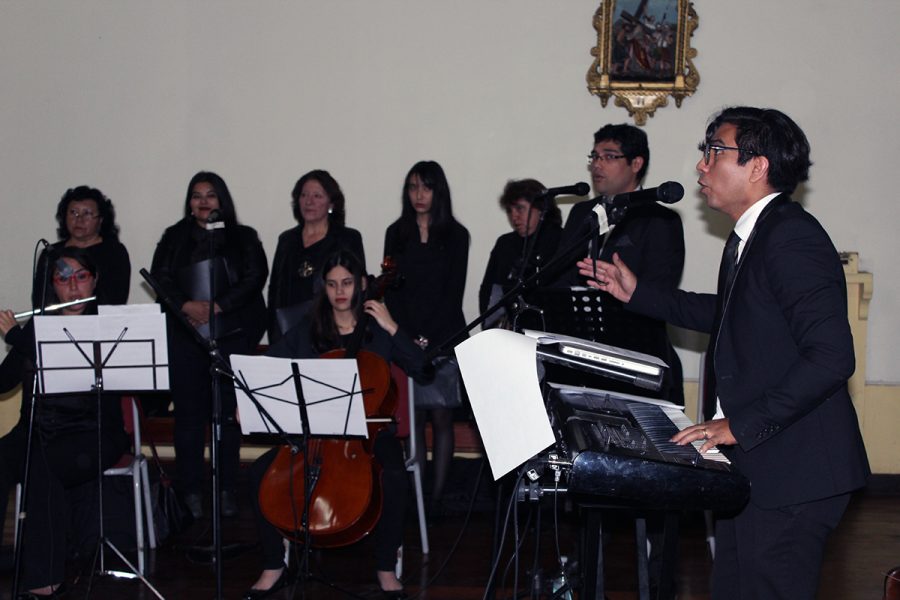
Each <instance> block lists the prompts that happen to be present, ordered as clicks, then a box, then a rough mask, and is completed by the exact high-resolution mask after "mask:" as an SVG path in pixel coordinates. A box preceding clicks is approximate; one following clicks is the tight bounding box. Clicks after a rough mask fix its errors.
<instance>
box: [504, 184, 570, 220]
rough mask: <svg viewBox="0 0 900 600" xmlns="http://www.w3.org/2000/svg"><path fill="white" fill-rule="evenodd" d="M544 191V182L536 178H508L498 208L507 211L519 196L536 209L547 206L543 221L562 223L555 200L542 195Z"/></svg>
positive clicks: (542, 208)
mask: <svg viewBox="0 0 900 600" xmlns="http://www.w3.org/2000/svg"><path fill="white" fill-rule="evenodd" d="M545 191H546V188H545V187H544V184H543V183H541V182H540V181H538V180H537V179H510V180H509V181H507V182H506V186H505V187H504V188H503V193H502V194H501V195H500V200H499V204H500V208H502V209H503V210H505V211H507V212H508V211H509V209H510V207H511V206H512V205H513V204H515V203H516V202H518V201H519V198H524V199H525V201H526V202H528V204H530V205H531V206H533V207H534V208H536V209H538V210H544V206H546V207H547V212H546V213H545V214H544V222H545V223H547V224H548V225H562V213H561V212H560V210H559V207H558V206H557V205H556V200H554V199H553V197H552V196H551V197H550V198H547V197H546V196H544V195H543V194H544V192H545Z"/></svg>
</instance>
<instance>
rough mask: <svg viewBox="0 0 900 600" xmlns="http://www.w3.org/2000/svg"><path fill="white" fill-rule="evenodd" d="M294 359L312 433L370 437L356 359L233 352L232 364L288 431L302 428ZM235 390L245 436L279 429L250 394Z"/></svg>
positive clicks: (238, 375)
mask: <svg viewBox="0 0 900 600" xmlns="http://www.w3.org/2000/svg"><path fill="white" fill-rule="evenodd" d="M291 363H297V367H298V368H299V370H300V375H301V384H300V385H301V387H302V389H303V396H304V398H305V400H306V406H307V413H308V415H309V421H310V423H309V428H310V433H312V434H313V435H334V436H341V435H352V436H363V437H367V435H368V430H367V428H366V412H365V407H364V406H363V400H362V392H361V388H360V383H359V370H358V367H357V364H356V361H355V360H353V359H331V358H328V359H321V358H308V359H291V358H275V357H272V356H248V355H244V354H233V355H231V368H232V370H233V371H234V374H235V376H236V377H238V378H240V379H241V380H242V381H244V382H245V383H246V384H247V387H249V388H250V390H251V391H252V392H254V396H255V397H256V400H257V401H258V402H259V403H260V404H262V405H263V407H264V408H265V409H266V412H268V413H269V415H271V416H272V418H273V419H275V421H276V422H277V423H278V424H279V425H280V426H281V428H282V429H284V430H285V431H286V432H287V433H297V434H299V433H302V432H303V424H302V422H301V420H300V409H299V408H298V406H297V391H296V388H295V387H294V381H293V377H292V372H291ZM351 393H352V396H351V395H350V394H351ZM235 394H236V395H237V403H238V410H239V411H240V415H241V431H243V432H244V433H245V434H248V433H270V432H272V431H274V429H273V428H272V427H271V425H270V424H269V423H268V421H266V420H264V419H263V417H262V415H260V413H259V411H258V410H257V409H256V405H255V404H253V402H252V400H250V398H249V397H248V396H247V394H245V393H244V392H243V391H242V390H241V389H240V388H237V387H235ZM351 398H352V400H351Z"/></svg>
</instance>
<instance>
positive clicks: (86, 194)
mask: <svg viewBox="0 0 900 600" xmlns="http://www.w3.org/2000/svg"><path fill="white" fill-rule="evenodd" d="M80 200H93V201H94V203H95V204H96V205H97V215H98V216H99V217H100V218H101V219H103V220H102V221H101V222H100V231H99V233H100V237H102V238H103V239H104V240H117V239H119V226H118V225H116V209H115V208H114V207H113V203H112V201H111V200H110V199H109V198H107V197H106V196H104V195H103V192H101V191H100V190H98V189H97V188H92V187H89V186H86V185H79V186H77V187H73V188H69V189H67V190H66V193H65V194H63V196H62V198H60V200H59V203H58V204H57V205H56V222H57V223H58V224H59V226H58V227H57V228H56V236H57V238H59V239H60V240H63V241H65V240H68V239H69V238H70V237H72V234H71V233H69V229H68V228H67V227H66V214H67V213H68V212H69V205H70V204H72V203H73V202H78V201H80Z"/></svg>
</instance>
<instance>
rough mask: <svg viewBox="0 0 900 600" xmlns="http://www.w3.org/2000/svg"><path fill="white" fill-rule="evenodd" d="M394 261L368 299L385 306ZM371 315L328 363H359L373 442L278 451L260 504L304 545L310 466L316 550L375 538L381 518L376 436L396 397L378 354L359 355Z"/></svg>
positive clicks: (315, 442) (330, 441) (332, 442)
mask: <svg viewBox="0 0 900 600" xmlns="http://www.w3.org/2000/svg"><path fill="white" fill-rule="evenodd" d="M394 273H395V269H394V267H393V264H392V263H391V261H390V259H389V258H385V261H384V263H382V274H381V276H380V277H378V278H377V279H376V280H375V281H374V283H373V285H370V286H369V289H368V290H367V299H379V298H381V297H382V296H383V294H384V290H385V289H386V288H387V285H388V284H389V283H390V281H392V279H393V277H394ZM368 321H369V318H368V315H367V314H366V313H365V312H363V313H362V315H361V316H360V318H359V320H358V322H357V325H356V329H355V330H354V332H353V334H352V336H351V339H350V341H349V343H348V344H347V348H344V349H338V350H331V351H330V352H327V353H325V354H323V355H322V358H356V362H357V366H358V369H359V376H360V384H361V389H362V390H363V405H364V407H365V413H366V418H367V419H368V420H369V424H368V439H366V440H361V439H350V438H317V439H310V440H309V443H308V448H307V455H308V456H304V454H303V453H302V452H299V453H297V454H292V452H291V448H290V446H283V447H282V448H280V449H279V451H278V453H277V455H276V456H275V459H274V460H273V461H272V464H271V466H270V467H269V469H268V471H266V474H265V476H264V478H263V481H262V484H261V485H260V490H259V505H260V510H261V512H262V514H263V516H264V517H265V518H266V520H267V521H269V522H270V523H271V524H272V525H274V526H275V527H276V528H277V529H278V530H279V531H281V533H282V535H284V536H285V537H287V538H290V539H294V540H300V541H302V540H303V538H304V535H305V533H306V532H305V530H304V527H303V525H302V514H303V509H304V499H305V497H306V488H305V478H304V469H305V468H306V466H307V465H309V469H310V474H311V476H312V481H313V484H312V486H311V493H310V501H309V514H308V516H307V521H308V523H309V525H308V527H309V535H310V544H311V545H312V546H315V547H319V548H333V547H338V546H346V545H349V544H352V543H354V542H357V541H359V540H360V539H362V538H363V537H365V536H366V535H367V534H368V533H369V532H371V531H372V530H373V529H374V528H375V525H376V524H377V523H378V520H379V519H380V518H381V506H382V489H381V466H380V465H379V464H378V461H376V460H375V457H374V455H373V449H374V443H375V436H376V435H377V434H378V432H379V431H380V430H381V429H382V428H383V427H384V426H385V424H386V423H387V422H389V421H390V419H391V416H392V415H393V413H394V409H395V407H396V403H397V398H396V390H395V388H394V383H393V380H392V379H391V371H390V366H389V365H388V363H387V362H386V361H385V360H384V359H383V358H381V357H380V356H379V355H377V354H375V353H374V352H369V351H367V350H362V349H360V348H361V346H362V342H363V340H364V339H365V333H366V328H367V326H368Z"/></svg>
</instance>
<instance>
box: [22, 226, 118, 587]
mask: <svg viewBox="0 0 900 600" xmlns="http://www.w3.org/2000/svg"><path fill="white" fill-rule="evenodd" d="M41 241H42V242H44V252H43V256H42V258H43V263H44V275H43V277H42V278H41V280H42V281H41V314H44V311H45V309H46V306H47V279H48V278H49V277H50V276H51V274H50V244H49V243H47V242H46V241H45V240H43V239H42V240H41ZM33 256H34V255H32V260H34V258H33ZM39 260H40V259H39ZM34 271H36V269H34V268H33V269H32V273H34ZM32 285H34V281H33V280H32ZM33 349H34V348H32V350H33ZM32 366H33V367H34V377H33V379H32V381H31V399H30V400H29V402H28V425H27V429H26V432H25V461H24V463H25V464H24V465H23V467H22V495H21V498H20V505H19V512H18V513H17V514H16V520H17V521H18V526H17V527H16V534H15V542H14V544H15V550H14V551H13V581H12V595H11V597H12V598H17V597H18V595H19V583H20V582H19V576H20V573H21V570H22V540H23V539H24V534H25V525H26V516H27V514H28V476H29V475H30V474H31V444H32V443H33V442H34V413H35V403H36V400H37V395H38V391H37V390H38V373H39V371H40V369H39V368H38V357H37V352H35V355H34V360H33V362H32ZM101 518H102V517H101Z"/></svg>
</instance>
